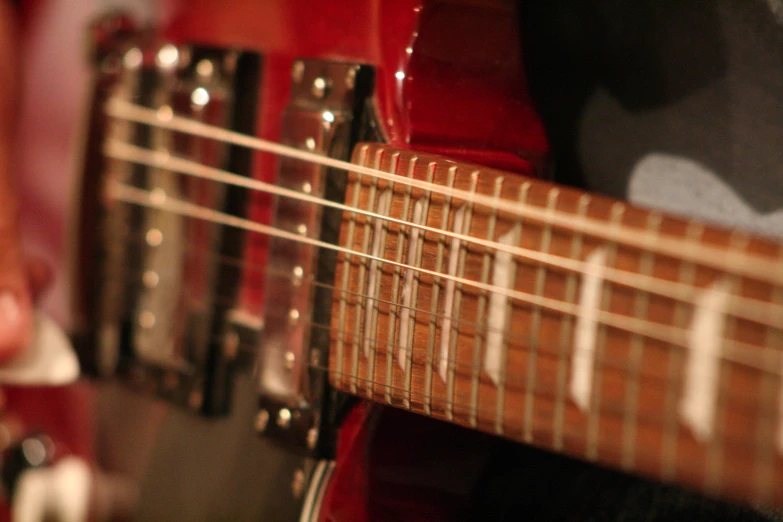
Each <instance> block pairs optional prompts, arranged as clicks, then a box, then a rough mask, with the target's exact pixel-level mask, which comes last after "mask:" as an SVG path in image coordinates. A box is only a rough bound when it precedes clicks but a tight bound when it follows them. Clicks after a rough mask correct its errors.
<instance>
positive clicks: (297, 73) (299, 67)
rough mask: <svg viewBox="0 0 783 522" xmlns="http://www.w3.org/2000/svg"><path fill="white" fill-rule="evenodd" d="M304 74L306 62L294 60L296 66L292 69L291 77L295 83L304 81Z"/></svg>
mask: <svg viewBox="0 0 783 522" xmlns="http://www.w3.org/2000/svg"><path fill="white" fill-rule="evenodd" d="M302 76H304V63H303V62H302V61H301V60H299V61H296V62H294V67H293V68H292V69H291V79H293V80H294V83H299V82H301V81H302Z"/></svg>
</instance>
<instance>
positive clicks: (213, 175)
mask: <svg viewBox="0 0 783 522" xmlns="http://www.w3.org/2000/svg"><path fill="white" fill-rule="evenodd" d="M104 153H105V155H106V156H108V157H111V158H113V159H116V160H120V161H127V162H131V163H136V164H140V165H146V166H148V167H152V168H157V169H163V170H167V171H170V172H172V173H178V174H183V175H188V176H194V177H197V178H201V179H206V180H210V181H215V182H217V183H222V184H225V185H233V186H238V187H243V188H248V189H250V190H253V191H259V192H264V193H268V194H272V195H276V196H281V197H286V198H291V199H295V200H298V201H303V202H305V203H312V204H314V205H320V206H324V207H330V208H334V209H337V210H341V211H343V212H350V213H354V214H359V215H364V216H367V217H370V218H373V219H378V220H382V221H387V222H389V223H396V224H399V225H401V226H407V227H412V228H418V229H420V230H423V231H425V232H431V233H433V234H438V235H440V236H444V237H449V238H454V239H458V240H460V241H461V242H463V243H465V244H468V245H471V244H472V245H478V246H482V247H486V248H490V249H494V250H496V251H499V252H506V253H509V254H511V255H514V256H517V257H521V258H523V259H528V260H530V261H534V262H539V263H543V264H546V265H548V266H549V267H557V268H562V269H564V270H568V271H571V272H576V273H579V274H585V273H587V272H588V269H587V268H586V263H585V262H584V261H580V260H577V259H571V258H568V257H564V256H558V255H555V254H550V253H546V252H538V251H535V250H532V249H526V248H523V247H515V246H511V245H504V244H502V243H498V242H496V241H491V240H487V239H482V238H477V237H474V236H470V235H467V234H461V233H458V232H452V231H450V230H442V229H439V228H435V227H430V226H427V225H423V224H418V223H413V222H410V221H406V220H404V219H398V218H394V217H390V216H385V215H383V214H378V213H376V212H372V211H369V210H364V209H360V208H356V207H352V206H350V205H346V204H343V203H339V202H334V201H330V200H328V199H325V198H320V197H318V196H313V195H311V194H306V193H303V192H300V191H297V190H292V189H289V188H285V187H279V186H277V185H274V184H271V183H266V182H264V181H259V180H255V179H251V178H247V177H245V176H240V175H238V174H234V173H231V172H228V171H225V170H221V169H217V168H214V167H209V166H207V165H203V164H201V163H198V162H196V161H192V160H187V159H184V158H178V157H173V156H171V155H170V154H169V153H168V152H165V151H153V150H150V149H147V148H142V147H137V146H135V145H132V144H130V143H126V142H122V141H118V140H113V139H109V140H107V142H106V144H105V147H104ZM403 179H404V178H403ZM603 277H604V279H605V280H606V281H609V282H612V283H615V284H619V285H621V286H626V287H629V288H632V289H634V290H641V291H644V292H647V293H649V294H654V295H659V296H662V297H667V298H669V299H674V300H678V301H681V302H685V303H688V304H691V305H693V304H695V299H694V297H693V294H694V293H695V292H697V291H698V290H699V288H698V287H695V286H694V285H688V284H685V283H681V282H678V281H669V280H666V279H660V278H656V277H654V276H648V275H643V274H638V273H635V272H631V271H627V270H621V269H617V268H614V267H604V271H603ZM727 308H728V310H727V311H728V312H730V313H731V314H732V315H735V316H736V317H738V318H742V319H747V320H749V321H754V322H757V323H760V324H763V325H764V326H768V327H772V328H776V327H778V326H779V325H780V318H781V317H783V305H780V304H777V303H769V302H764V301H761V300H759V299H754V298H748V297H744V296H740V295H733V296H732V299H730V300H729V302H728V303H727Z"/></svg>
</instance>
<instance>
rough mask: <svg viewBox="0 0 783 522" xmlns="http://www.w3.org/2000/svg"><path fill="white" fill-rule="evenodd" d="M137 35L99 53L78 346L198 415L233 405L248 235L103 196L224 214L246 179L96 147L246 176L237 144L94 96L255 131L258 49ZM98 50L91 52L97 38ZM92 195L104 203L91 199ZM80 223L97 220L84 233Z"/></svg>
mask: <svg viewBox="0 0 783 522" xmlns="http://www.w3.org/2000/svg"><path fill="white" fill-rule="evenodd" d="M145 40H146V37H143V36H138V35H137V36H135V37H129V38H126V39H125V40H123V41H122V42H121V43H119V44H118V43H116V42H115V43H114V44H113V48H112V49H109V50H107V51H105V52H96V57H97V58H98V63H97V64H96V65H97V82H96V92H95V102H94V108H93V115H92V116H93V117H92V121H91V128H90V132H89V137H88V147H87V151H88V152H87V157H86V159H85V177H84V181H83V187H84V188H83V200H84V202H83V203H84V208H85V209H86V210H83V213H82V216H81V228H82V229H87V231H82V232H80V244H79V259H80V267H79V274H78V276H79V281H78V282H77V285H76V287H77V288H80V289H82V290H83V294H82V295H81V296H80V302H78V303H77V308H78V311H79V313H80V316H79V319H80V324H79V325H78V326H79V327H80V331H81V333H82V335H81V341H82V342H81V351H82V354H83V358H84V359H85V360H86V362H87V366H88V367H89V366H92V367H93V368H94V370H95V372H96V373H98V374H100V375H104V376H106V375H114V374H117V375H119V376H122V377H125V378H127V380H129V381H130V382H131V383H132V384H134V385H136V386H138V387H141V388H144V389H148V390H150V391H152V392H154V393H155V394H157V395H160V396H162V397H165V398H167V399H169V400H171V401H172V402H175V403H178V404H181V405H184V406H186V407H188V408H190V409H193V410H195V411H199V412H201V413H205V414H220V413H224V412H226V411H227V410H228V409H229V402H230V391H231V388H232V386H231V375H232V372H233V371H234V367H235V365H236V362H235V358H236V355H237V353H236V350H233V351H232V350H226V349H225V344H224V343H223V342H222V336H221V335H220V332H222V331H225V329H226V322H227V316H228V313H229V310H231V309H232V307H233V306H234V304H235V301H236V293H237V286H238V280H239V263H232V262H227V261H226V260H238V259H240V258H241V256H242V243H243V236H242V234H241V233H240V232H239V231H237V230H236V229H229V228H228V227H224V226H221V225H217V224H214V223H210V222H208V221H204V220H196V219H191V218H187V217H183V216H180V215H175V214H173V213H169V212H166V211H164V210H162V209H148V208H144V207H141V206H136V205H132V204H127V203H121V202H118V201H112V200H111V199H110V198H108V197H107V196H106V195H105V194H103V193H102V190H103V187H104V186H105V184H106V182H107V180H109V179H111V180H112V181H119V182H121V183H123V184H126V185H131V186H133V187H137V188H140V189H144V190H147V191H151V192H152V193H153V194H157V195H159V196H160V197H161V198H166V197H174V198H176V199H179V200H186V201H189V202H192V203H195V204H198V205H200V206H202V207H207V208H209V209H214V210H217V211H221V212H226V213H230V214H233V215H238V216H242V215H244V214H245V206H246V199H247V195H246V190H245V189H240V188H235V187H228V188H227V187H225V186H223V185H221V184H218V183H214V182H210V181H206V180H201V179H197V178H193V177H187V176H183V175H179V174H176V173H174V172H171V171H168V170H165V169H158V168H151V167H147V166H144V165H142V164H140V163H137V162H131V161H127V160H118V159H112V158H109V157H107V156H104V155H103V147H104V145H105V144H106V143H108V142H109V140H112V141H113V142H123V143H129V144H132V145H135V146H137V147H142V148H145V149H151V150H154V151H158V152H164V153H165V154H170V155H171V156H176V157H180V158H186V159H189V160H192V161H195V162H198V163H200V164H202V165H206V166H210V167H216V168H220V169H225V170H228V171H231V172H235V173H237V174H241V175H249V171H250V160H251V153H250V152H249V151H248V150H246V149H242V148H239V147H232V146H228V145H226V144H223V143H220V142H217V141H214V140H210V139H206V138H200V137H196V136H191V135H186V134H182V133H175V132H172V131H169V130H165V129H160V128H156V127H154V126H149V125H141V124H136V123H134V122H129V121H125V120H122V119H120V118H113V119H107V117H106V116H105V114H104V113H103V106H104V103H105V101H106V100H108V99H119V100H123V101H129V102H132V103H135V104H139V105H143V106H147V107H151V108H154V109H156V110H157V111H158V115H159V117H162V118H165V117H166V115H167V114H177V115H182V116H185V117H188V118H192V119H194V120H198V121H202V122H204V123H208V124H210V125H215V126H218V127H221V128H228V129H232V130H236V131H239V132H243V133H248V134H252V133H253V132H254V130H255V114H256V98H257V96H258V91H259V75H260V70H261V67H260V62H261V60H260V57H259V56H258V55H256V54H252V53H243V52H238V51H233V50H220V49H205V48H197V47H184V46H181V47H177V46H174V45H171V44H164V45H159V44H151V43H148V42H145ZM99 51H100V50H99ZM90 199H94V200H95V201H99V202H100V203H99V204H97V205H94V206H93V207H92V208H90V205H89V203H90ZM89 229H93V230H94V232H92V233H90V232H89Z"/></svg>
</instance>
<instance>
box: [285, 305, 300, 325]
mask: <svg viewBox="0 0 783 522" xmlns="http://www.w3.org/2000/svg"><path fill="white" fill-rule="evenodd" d="M298 322H299V310H297V309H296V308H291V309H290V310H289V311H288V326H290V327H291V328H294V327H295V326H296V324H297V323H298Z"/></svg>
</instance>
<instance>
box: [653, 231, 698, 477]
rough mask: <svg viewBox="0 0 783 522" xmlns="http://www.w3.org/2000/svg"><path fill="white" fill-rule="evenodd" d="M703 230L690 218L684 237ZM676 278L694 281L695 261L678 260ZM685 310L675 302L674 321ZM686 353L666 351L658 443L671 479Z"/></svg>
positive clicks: (681, 317)
mask: <svg viewBox="0 0 783 522" xmlns="http://www.w3.org/2000/svg"><path fill="white" fill-rule="evenodd" d="M703 234H704V225H702V224H701V223H698V222H696V221H692V220H691V221H689V222H688V227H687V229H686V230H685V238H686V239H688V240H690V241H691V242H690V243H689V244H695V242H696V241H701V238H702V235H703ZM678 280H679V281H685V283H686V284H693V283H694V282H695V280H696V265H695V264H693V263H681V264H680V267H679V270H678ZM687 314H688V310H687V308H686V305H685V303H682V302H677V303H675V308H674V324H676V325H685V324H686V323H687V320H688V317H687ZM684 360H685V353H684V351H681V350H675V351H671V352H669V375H670V378H669V382H670V383H671V385H670V386H669V388H668V389H667V393H666V411H667V415H666V419H667V421H666V423H665V424H664V431H663V444H661V478H663V479H665V480H667V481H672V480H674V479H675V477H676V473H677V470H676V464H677V445H678V439H679V433H680V424H679V416H678V415H679V414H678V411H677V400H678V394H679V393H678V392H679V391H680V382H681V380H682V367H683V361H684Z"/></svg>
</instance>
